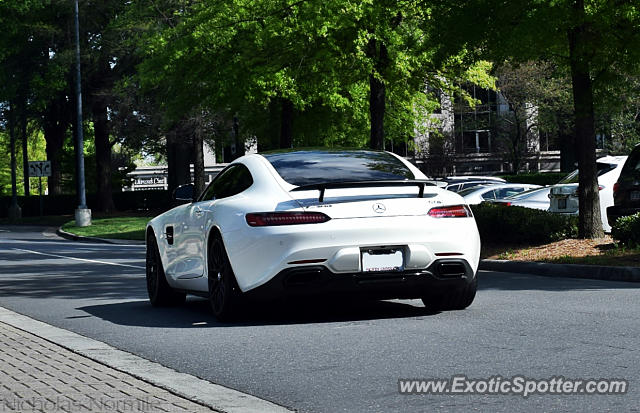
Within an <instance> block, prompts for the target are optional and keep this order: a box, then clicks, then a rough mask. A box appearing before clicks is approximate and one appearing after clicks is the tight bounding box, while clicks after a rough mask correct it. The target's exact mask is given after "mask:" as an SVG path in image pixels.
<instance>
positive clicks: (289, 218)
mask: <svg viewBox="0 0 640 413" xmlns="http://www.w3.org/2000/svg"><path fill="white" fill-rule="evenodd" d="M245 218H246V219H247V224H249V226H252V227H270V226H276V225H299V224H320V223H323V222H327V221H329V220H330V219H331V218H329V217H328V216H327V215H325V214H323V213H320V212H258V213H251V214H247V215H246V217H245Z"/></svg>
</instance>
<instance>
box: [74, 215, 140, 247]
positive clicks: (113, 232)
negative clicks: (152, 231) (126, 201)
mask: <svg viewBox="0 0 640 413" xmlns="http://www.w3.org/2000/svg"><path fill="white" fill-rule="evenodd" d="M151 218H153V217H152V216H136V217H112V218H96V219H92V220H91V225H90V226H88V227H83V228H80V227H76V222H75V221H70V222H67V223H66V224H64V225H63V226H62V229H63V230H65V231H66V232H70V233H72V234H76V235H82V236H85V237H96V238H107V239H109V238H110V239H130V240H140V241H143V240H144V230H145V227H146V225H147V222H149V220H150V219H151Z"/></svg>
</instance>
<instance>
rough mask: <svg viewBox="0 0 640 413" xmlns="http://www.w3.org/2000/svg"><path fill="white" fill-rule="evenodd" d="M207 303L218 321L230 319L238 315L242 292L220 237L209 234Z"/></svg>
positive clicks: (215, 234) (216, 234)
mask: <svg viewBox="0 0 640 413" xmlns="http://www.w3.org/2000/svg"><path fill="white" fill-rule="evenodd" d="M207 263H208V278H209V303H210V305H211V310H212V311H213V315H214V316H215V317H216V318H217V319H218V320H219V321H231V320H233V319H235V318H236V317H237V316H238V312H239V310H240V302H241V299H242V292H241V291H240V287H238V283H237V282H236V277H235V275H234V274H233V269H232V268H231V263H230V262H229V257H228V256H227V251H226V250H225V248H224V243H223V241H222V237H221V236H220V234H218V233H214V234H212V235H211V241H210V243H209V252H208V254H207Z"/></svg>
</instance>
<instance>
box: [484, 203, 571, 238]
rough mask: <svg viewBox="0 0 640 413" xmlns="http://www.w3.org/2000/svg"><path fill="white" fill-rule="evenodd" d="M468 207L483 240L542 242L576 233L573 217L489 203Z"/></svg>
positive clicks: (569, 236)
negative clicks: (471, 211)
mask: <svg viewBox="0 0 640 413" xmlns="http://www.w3.org/2000/svg"><path fill="white" fill-rule="evenodd" d="M471 209H472V210H473V215H474V216H475V218H476V223H477V224H478V231H479V232H480V239H481V240H482V241H483V242H495V243H515V244H524V243H531V244H544V243H548V242H553V241H558V240H561V239H565V238H573V237H576V236H577V234H578V218H577V217H576V216H565V215H560V214H552V213H550V212H547V211H541V210H538V209H531V208H523V207H517V206H509V207H507V206H502V205H496V204H489V203H482V204H480V205H473V206H472V207H471Z"/></svg>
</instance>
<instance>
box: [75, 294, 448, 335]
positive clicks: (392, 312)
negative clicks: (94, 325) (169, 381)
mask: <svg viewBox="0 0 640 413" xmlns="http://www.w3.org/2000/svg"><path fill="white" fill-rule="evenodd" d="M78 310H82V311H85V312H87V313H89V314H91V315H93V316H95V317H98V318H101V319H103V320H106V321H109V322H111V323H114V324H119V325H126V326H138V327H162V328H206V327H242V326H258V325H286V324H308V323H332V322H345V321H367V320H376V319H385V318H387V319H390V318H411V317H423V316H431V315H435V314H437V313H434V312H431V311H429V310H427V309H426V308H425V307H424V306H423V305H422V302H421V301H419V300H403V301H395V300H394V301H375V300H357V301H354V300H348V301H347V300H313V301H274V302H260V303H251V304H250V305H248V307H247V309H245V310H244V311H242V312H241V313H240V314H239V316H238V317H237V319H236V320H234V321H233V322H225V323H222V322H219V321H218V320H216V318H215V317H214V316H213V314H212V312H211V308H210V307H209V302H208V301H207V300H206V299H203V298H198V297H189V298H188V299H187V302H186V303H184V304H182V305H179V306H176V307H165V308H155V307H152V306H151V304H150V303H149V301H148V300H144V301H129V302H122V303H109V304H102V305H92V306H85V307H80V308H78Z"/></svg>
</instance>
